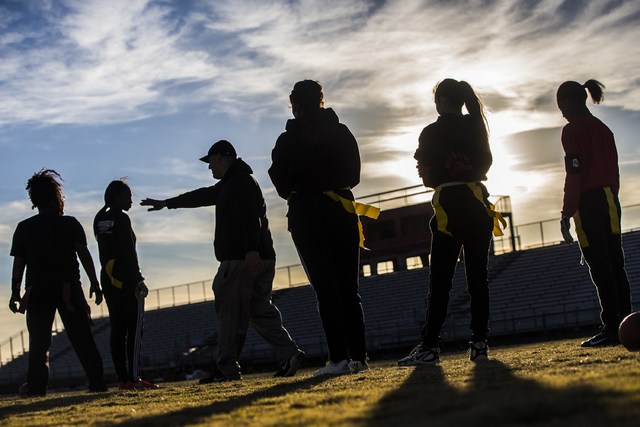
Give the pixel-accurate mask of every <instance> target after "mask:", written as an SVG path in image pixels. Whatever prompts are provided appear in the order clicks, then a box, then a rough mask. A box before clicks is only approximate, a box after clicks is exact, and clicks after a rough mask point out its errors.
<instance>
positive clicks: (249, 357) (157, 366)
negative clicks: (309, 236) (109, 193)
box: [0, 231, 640, 392]
mask: <svg viewBox="0 0 640 427" xmlns="http://www.w3.org/2000/svg"><path fill="white" fill-rule="evenodd" d="M623 246H624V250H625V255H626V262H627V274H628V276H629V280H630V282H631V285H632V298H633V300H634V301H636V309H638V305H637V304H638V301H640V231H633V232H627V233H624V234H623ZM489 278H490V292H491V319H490V328H491V331H492V332H491V335H492V336H494V337H497V336H509V335H516V334H523V333H530V332H536V331H553V330H558V329H567V328H571V327H583V326H590V325H597V324H599V312H600V307H599V304H598V299H597V293H596V290H595V288H594V286H593V285H592V283H591V279H590V276H589V270H588V267H587V266H586V264H585V265H581V264H580V250H579V248H578V246H577V245H567V244H556V245H552V246H545V247H539V248H534V249H527V250H522V251H517V252H511V253H506V254H502V255H492V256H491V258H490V262H489ZM427 281H428V267H425V268H420V269H413V270H404V271H397V272H393V273H388V274H382V275H377V276H370V277H363V278H361V280H360V295H361V297H362V305H363V307H364V312H365V318H366V321H365V324H366V335H367V346H368V350H369V351H370V352H371V353H372V354H375V353H376V352H378V351H388V350H394V349H395V350H397V349H402V348H406V347H409V346H412V345H415V344H417V343H418V341H419V335H420V331H421V329H422V326H423V323H424V316H425V307H426V300H427ZM273 302H274V303H275V304H276V305H277V306H278V308H279V309H280V311H281V313H282V317H283V321H284V325H285V327H286V328H287V329H288V331H289V333H290V334H291V336H292V337H293V338H294V339H295V340H296V342H297V343H298V345H299V346H300V348H302V349H303V350H304V351H305V352H306V353H307V356H308V357H311V358H318V359H320V358H326V346H325V342H324V336H323V332H322V327H321V325H320V318H319V315H318V313H317V310H316V299H315V293H314V292H313V290H312V289H311V287H310V286H309V285H306V286H299V287H294V288H286V289H279V290H276V291H274V292H273ZM469 322H470V314H469V296H468V294H467V292H466V282H465V274H464V262H463V261H461V262H459V263H458V266H457V269H456V275H455V278H454V284H453V288H452V291H451V298H450V305H449V312H448V318H447V321H446V323H445V325H444V329H443V331H442V338H443V341H458V340H465V339H467V338H468V337H469V335H470V331H469V327H468V325H469ZM95 324H96V325H95V327H94V329H93V333H94V337H95V340H96V343H97V345H98V349H99V351H100V353H101V355H102V358H103V362H104V368H105V376H106V377H107V378H108V379H109V380H110V381H112V382H113V381H115V374H114V369H113V364H112V362H111V356H110V350H109V332H110V327H109V320H108V318H101V319H96V320H95ZM216 329H217V321H216V318H215V310H214V302H213V301H205V302H200V303H193V304H189V305H182V306H177V307H170V308H162V309H156V310H150V311H147V312H146V313H145V331H144V337H143V350H142V366H143V370H145V371H146V372H147V373H150V374H151V375H152V376H148V377H147V378H150V379H153V378H155V377H157V376H160V375H161V376H162V377H163V378H164V379H165V380H171V379H184V375H185V373H186V372H190V371H192V370H194V369H197V368H201V369H209V368H210V367H211V365H212V363H213V361H214V360H215V354H216V352H217V350H216V339H217V338H216V335H217V333H216ZM50 361H51V363H50V366H51V384H52V387H55V386H56V385H62V384H64V385H65V386H69V385H73V382H74V381H75V382H76V383H77V384H83V382H84V372H83V371H82V368H81V366H80V363H79V361H78V359H77V357H76V355H75V352H74V351H73V349H72V347H71V345H70V343H69V341H68V339H67V337H66V334H65V332H64V331H62V332H59V333H57V334H56V335H55V336H54V338H53V341H52V345H51V351H50ZM240 363H241V364H242V365H243V367H245V368H251V366H252V365H259V364H263V365H264V364H269V363H271V364H272V365H273V369H274V370H275V369H276V361H275V353H274V351H273V350H272V349H271V347H270V346H269V345H268V344H267V343H266V342H265V341H264V340H262V339H261V338H260V337H259V336H258V334H257V333H256V332H255V331H254V330H253V328H251V327H250V328H249V331H248V334H247V339H246V343H245V347H244V350H243V352H242V359H241V361H240ZM26 371H27V355H26V354H25V355H21V356H19V357H16V358H15V359H14V360H13V361H11V362H9V363H7V364H5V365H4V366H3V367H2V368H0V392H2V391H3V390H7V391H5V392H11V391H14V389H17V388H16V387H18V386H19V385H20V384H21V383H22V382H24V381H26Z"/></svg>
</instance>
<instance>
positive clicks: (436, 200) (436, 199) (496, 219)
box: [432, 182, 507, 237]
mask: <svg viewBox="0 0 640 427" xmlns="http://www.w3.org/2000/svg"><path fill="white" fill-rule="evenodd" d="M453 185H466V186H468V187H469V189H471V191H472V192H473V195H474V196H475V197H476V199H478V201H479V202H480V203H482V205H483V206H484V208H485V209H486V212H487V215H489V217H490V218H493V235H494V236H496V237H500V236H503V235H504V233H503V232H502V228H507V222H506V221H505V220H504V218H503V217H502V215H500V212H497V211H496V207H495V206H494V205H493V204H492V203H491V202H490V201H489V200H487V199H485V198H484V197H483V196H482V188H480V186H479V185H478V184H476V183H475V182H459V183H458V182H455V183H453V182H450V183H445V184H441V185H439V186H437V187H436V189H435V193H434V194H433V199H432V204H433V210H434V211H435V215H436V220H437V221H438V231H441V232H443V233H445V234H447V235H449V236H451V237H453V234H451V232H450V231H449V230H447V225H448V224H449V218H448V217H447V213H446V212H445V211H444V208H443V207H442V205H441V204H440V191H442V189H443V188H444V187H450V186H453ZM500 225H502V228H501V227H500Z"/></svg>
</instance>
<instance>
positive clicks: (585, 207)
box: [574, 187, 632, 335]
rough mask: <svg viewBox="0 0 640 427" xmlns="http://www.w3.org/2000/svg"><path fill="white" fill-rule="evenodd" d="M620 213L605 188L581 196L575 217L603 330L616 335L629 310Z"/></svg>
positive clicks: (628, 292) (607, 189) (629, 296)
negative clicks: (595, 293)
mask: <svg viewBox="0 0 640 427" xmlns="http://www.w3.org/2000/svg"><path fill="white" fill-rule="evenodd" d="M621 213H622V210H621V208H620V201H619V200H618V196H617V195H616V194H613V193H612V192H611V190H610V189H609V187H606V188H596V189H593V190H588V191H585V192H584V193H582V194H581V195H580V203H579V205H578V213H576V215H575V216H574V219H575V222H576V233H577V234H578V241H579V242H580V248H581V250H582V254H583V255H584V259H585V260H586V261H587V264H588V265H589V272H590V273H591V280H592V281H593V283H594V285H595V286H596V289H597V290H598V298H599V299H600V306H601V308H602V312H601V313H600V318H601V320H602V324H603V326H604V329H605V331H607V332H610V333H612V334H616V335H617V333H618V327H619V326H620V322H621V321H622V319H624V318H625V317H626V316H627V315H628V314H630V313H631V311H632V307H631V290H630V286H629V279H628V278H627V272H626V271H625V269H624V252H623V251H622V238H621V235H620V219H621Z"/></svg>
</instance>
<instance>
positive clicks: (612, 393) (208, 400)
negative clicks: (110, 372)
mask: <svg viewBox="0 0 640 427" xmlns="http://www.w3.org/2000/svg"><path fill="white" fill-rule="evenodd" d="M578 343H579V341H578V340H567V341H554V342H547V343H538V344H528V345H521V346H512V347H500V348H492V349H491V352H490V360H488V361H485V362H482V363H478V364H474V363H472V362H469V361H468V360H467V357H466V354H465V353H447V354H442V355H441V361H442V362H441V363H440V364H439V365H436V366H424V367H417V368H399V367H398V366H396V361H395V360H388V361H372V362H371V368H372V369H371V371H370V372H367V373H360V374H355V375H349V376H343V377H332V378H314V377H313V376H312V375H311V374H312V372H313V369H312V368H306V369H302V370H301V371H299V373H298V375H296V376H295V377H293V378H281V379H273V378H271V377H270V376H269V375H266V374H255V375H247V376H245V378H244V381H241V382H231V383H222V384H209V385H205V386H200V385H198V384H197V382H195V381H190V382H181V383H168V384H163V385H162V388H160V389H157V390H147V391H141V392H136V391H127V392H121V391H118V390H113V391H110V392H108V393H101V394H91V395H88V394H84V393H83V392H65V393H51V394H49V395H47V396H46V397H44V398H32V399H19V398H17V397H5V398H3V399H1V400H0V425H3V426H4V425H6V426H12V427H18V426H27V425H30V426H31V425H38V426H45V425H51V426H62V425H93V426H107V425H116V424H117V425H123V426H146V425H149V426H156V425H161V426H205V425H206V426H209V425H239V426H281V425H290V426H301V425H331V426H392V427H402V426H417V425H421V426H464V425H467V426H519V425H522V426H524V425H526V426H563V427H564V426H574V425H575V426H578V425H580V426H604V427H619V426H640V352H633V353H632V352H628V351H627V350H625V349H624V348H623V347H621V346H617V347H609V348H603V349H583V348H580V347H579V346H578Z"/></svg>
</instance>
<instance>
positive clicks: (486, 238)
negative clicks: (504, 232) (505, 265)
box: [464, 212, 493, 343]
mask: <svg viewBox="0 0 640 427" xmlns="http://www.w3.org/2000/svg"><path fill="white" fill-rule="evenodd" d="M482 214H483V215H484V212H483V213H482ZM478 219H479V221H478V224H476V225H475V227H473V228H472V229H471V230H470V232H469V233H468V234H467V236H466V237H465V240H464V262H465V272H466V276H467V291H468V292H469V296H470V297H471V324H470V328H471V330H472V331H473V335H472V336H471V341H472V342H473V343H480V342H483V343H484V341H485V340H486V337H487V333H488V332H489V327H488V325H489V310H490V302H489V272H488V264H489V247H490V246H491V234H492V229H493V219H492V218H490V217H488V216H486V215H484V216H482V217H481V218H478Z"/></svg>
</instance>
